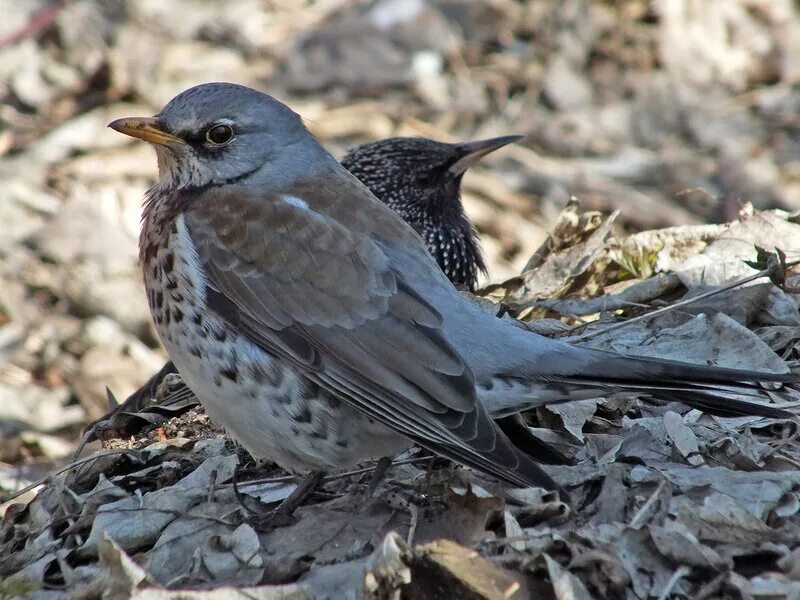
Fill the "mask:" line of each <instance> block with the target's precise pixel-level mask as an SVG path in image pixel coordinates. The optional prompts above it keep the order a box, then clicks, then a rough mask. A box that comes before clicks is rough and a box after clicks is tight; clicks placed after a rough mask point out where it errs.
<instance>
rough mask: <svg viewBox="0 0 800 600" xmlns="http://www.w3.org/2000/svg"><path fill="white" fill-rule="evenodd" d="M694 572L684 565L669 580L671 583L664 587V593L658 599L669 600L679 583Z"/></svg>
mask: <svg viewBox="0 0 800 600" xmlns="http://www.w3.org/2000/svg"><path fill="white" fill-rule="evenodd" d="M691 572H692V570H691V569H690V568H689V567H687V566H686V565H683V566H682V567H680V568H679V569H677V570H676V571H675V572H674V573H673V574H672V577H670V578H669V581H668V582H667V584H666V585H665V586H664V591H662V592H661V595H660V596H659V597H658V600H668V599H669V595H670V594H671V593H672V590H673V588H674V587H675V586H676V585H678V582H679V581H680V580H681V579H683V578H684V577H686V576H687V575H688V574H689V573H691Z"/></svg>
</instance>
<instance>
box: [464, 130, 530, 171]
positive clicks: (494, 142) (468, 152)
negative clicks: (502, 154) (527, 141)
mask: <svg viewBox="0 0 800 600" xmlns="http://www.w3.org/2000/svg"><path fill="white" fill-rule="evenodd" d="M524 137H525V136H524V135H504V136H503V137H496V138H491V139H489V140H480V141H477V142H466V143H464V144H458V148H459V149H460V150H461V151H462V153H463V154H462V156H461V158H459V159H458V160H457V161H456V162H454V163H453V164H452V165H450V168H449V169H448V171H450V173H451V174H452V175H461V174H463V173H464V172H465V171H466V170H467V169H469V168H470V167H471V166H472V165H474V164H475V163H476V162H478V161H479V160H480V159H481V158H483V157H484V156H486V155H487V154H489V153H490V152H494V151H495V150H497V149H498V148H502V147H503V146H507V145H508V144H511V143H512V142H517V141H519V140H521V139H522V138H524Z"/></svg>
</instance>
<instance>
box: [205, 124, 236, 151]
mask: <svg viewBox="0 0 800 600" xmlns="http://www.w3.org/2000/svg"><path fill="white" fill-rule="evenodd" d="M206 139H207V140H208V141H209V142H211V143H212V144H214V145H215V146H221V145H223V144H227V143H228V142H230V141H231V140H232V139H233V127H231V126H230V125H214V126H213V127H211V128H210V129H209V130H208V131H206Z"/></svg>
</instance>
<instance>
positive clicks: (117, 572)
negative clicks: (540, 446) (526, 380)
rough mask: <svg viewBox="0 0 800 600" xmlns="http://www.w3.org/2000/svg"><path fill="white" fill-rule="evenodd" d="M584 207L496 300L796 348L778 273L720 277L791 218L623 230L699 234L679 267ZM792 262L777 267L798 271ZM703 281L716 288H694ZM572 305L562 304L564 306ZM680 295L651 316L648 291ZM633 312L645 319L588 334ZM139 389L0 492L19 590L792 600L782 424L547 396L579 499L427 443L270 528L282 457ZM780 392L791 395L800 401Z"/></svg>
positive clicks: (609, 337) (608, 341)
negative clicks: (423, 450) (433, 462)
mask: <svg viewBox="0 0 800 600" xmlns="http://www.w3.org/2000/svg"><path fill="white" fill-rule="evenodd" d="M579 211H580V208H579V204H578V203H577V202H575V203H571V204H570V206H569V207H568V208H567V211H566V213H567V214H566V215H565V216H564V218H563V219H562V220H561V223H562V225H561V226H560V227H558V228H556V231H560V232H561V233H560V234H559V235H561V236H562V238H561V239H565V240H567V242H565V243H559V242H557V241H554V242H551V243H549V246H548V247H549V248H550V249H549V250H547V251H546V252H545V251H542V252H539V257H538V258H537V259H536V260H535V261H533V263H534V264H538V266H537V267H534V268H533V272H534V273H536V271H537V270H538V269H543V270H542V271H540V272H538V274H535V275H534V274H530V272H525V273H524V274H523V275H522V276H521V277H520V278H518V279H517V280H516V281H514V282H513V283H511V284H509V286H510V287H504V286H503V285H500V286H497V287H495V288H493V289H492V290H488V292H489V295H490V296H495V297H496V296H497V294H498V290H501V291H502V290H503V289H505V290H507V293H506V296H505V300H509V299H511V298H515V299H516V300H514V302H517V303H519V302H524V303H528V304H529V305H530V306H535V305H539V304H541V306H543V307H544V308H543V310H544V313H543V314H545V315H547V316H548V317H549V318H554V317H555V318H557V319H559V320H560V322H562V323H563V324H564V325H565V326H566V327H567V328H568V329H569V330H571V331H568V332H567V333H568V334H571V335H572V338H573V339H575V340H576V341H577V342H578V343H581V341H580V340H581V337H580V334H585V333H586V332H587V331H588V332H598V334H597V335H594V336H593V337H591V339H588V340H586V341H585V342H582V343H587V344H589V345H591V346H594V347H600V348H609V349H612V350H615V351H619V352H628V353H635V354H639V355H647V356H662V357H669V358H673V359H677V360H685V361H689V362H697V363H706V364H709V363H710V364H717V365H721V366H731V367H740V368H748V369H761V370H765V371H772V372H779V371H782V370H784V369H785V368H786V366H787V365H793V364H796V361H797V359H798V356H797V352H798V349H797V332H796V331H794V332H787V331H785V329H786V328H789V329H792V328H795V329H796V327H797V324H796V315H794V314H793V312H792V310H796V307H797V299H796V297H795V296H794V294H792V293H791V292H792V290H791V289H789V288H784V289H783V290H781V289H779V288H778V287H776V286H775V284H774V283H771V282H770V281H769V280H767V281H764V280H763V279H762V280H760V281H754V282H752V284H751V285H745V286H743V287H735V286H732V285H726V284H731V280H734V281H736V280H737V279H741V278H742V277H744V278H746V277H748V275H750V274H752V272H753V267H748V266H747V265H745V266H744V268H742V269H740V268H739V263H741V264H744V261H761V262H764V260H765V252H769V251H770V250H765V249H763V248H762V249H760V250H759V249H757V248H756V247H755V246H756V244H755V242H756V241H761V243H762V244H763V240H764V238H765V236H766V232H767V230H769V231H771V232H772V234H771V235H770V236H769V239H770V243H771V244H772V245H773V246H772V248H773V249H775V248H779V249H781V250H783V251H785V252H786V255H787V256H788V257H789V260H790V261H791V260H792V258H793V257H795V256H798V255H800V246H799V244H800V242H798V241H797V240H800V225H798V224H795V223H794V222H793V217H792V215H788V214H785V213H779V212H771V213H759V212H755V213H750V212H747V211H745V213H743V214H742V215H741V221H738V222H734V223H732V224H730V225H728V226H725V227H716V228H715V231H714V232H712V233H710V234H709V233H708V232H707V231H705V232H704V233H703V235H702V236H696V235H695V234H694V233H693V232H692V231H688V232H687V233H686V234H685V236H684V235H683V234H682V233H681V232H680V230H679V229H673V230H672V231H671V232H669V234H663V235H662V234H659V233H658V232H650V233H651V235H648V236H642V235H641V234H635V236H634V237H638V240H639V241H638V242H637V244H640V247H641V243H642V242H641V240H642V239H651V240H658V243H657V245H658V250H657V254H658V255H662V254H665V253H666V254H668V253H669V252H670V251H669V249H668V244H669V242H668V240H670V239H693V240H695V241H694V242H693V243H692V244H691V247H692V249H693V251H696V252H698V254H693V255H691V256H687V257H686V258H685V260H684V263H683V264H692V265H697V264H699V263H703V264H704V269H705V270H704V272H703V274H702V276H699V275H697V273H696V271H691V272H692V273H694V274H693V275H692V276H691V277H683V275H682V273H685V272H688V271H682V270H681V269H680V268H679V267H676V266H675V263H671V264H672V265H673V268H674V269H675V270H670V271H662V270H661V267H660V266H659V265H661V264H668V263H669V261H660V259H656V260H655V261H652V260H650V259H648V260H650V263H652V266H653V271H652V273H651V274H650V276H649V278H648V279H642V278H641V277H638V276H637V274H636V273H633V272H632V271H631V269H628V268H625V269H623V268H620V262H625V261H620V260H619V252H620V251H621V250H620V249H622V248H626V247H629V246H630V245H629V244H628V240H629V238H624V237H623V238H619V237H617V235H616V234H614V233H612V229H610V228H607V227H603V222H598V216H597V215H594V214H592V215H589V216H587V217H583V218H581V217H580V213H579ZM751 221H753V222H752V223H751ZM563 223H573V224H576V225H577V226H579V227H585V224H587V223H591V226H590V228H591V229H592V233H590V234H589V235H588V236H587V235H583V234H567V233H565V231H566V229H567V227H568V226H569V225H563ZM581 224H583V225H581ZM773 226H775V227H774V229H773ZM687 229H689V230H691V229H692V227H691V226H687ZM598 231H600V232H602V235H600V236H599V237H598V236H597V235H596V233H597V232H598ZM554 235H555V234H554ZM700 238H702V241H699V242H698V241H696V240H697V239H700ZM587 241H588V242H590V243H588V244H587ZM720 246H722V247H723V248H724V252H722V253H720V252H721V251H720ZM648 252H649V250H648ZM653 252H656V250H655V249H653ZM676 252H677V251H676ZM564 254H566V255H568V256H569V260H570V261H572V262H573V263H575V261H576V259H578V260H577V264H579V265H580V268H579V269H578V271H579V275H580V277H579V278H576V277H573V275H575V273H576V272H578V271H576V270H574V269H573V270H572V271H566V270H564V269H557V268H551V267H550V266H548V262H549V263H550V264H551V265H552V264H558V261H559V260H562V258H563V257H562V255H564ZM759 254H760V256H758V255H759ZM544 255H546V256H544ZM636 256H637V260H638V257H640V256H642V254H641V253H640V254H637V255H636ZM698 257H699V258H698ZM703 257H707V258H708V259H709V260H708V261H706V259H705V258H703ZM712 257H713V259H712ZM759 266H760V263H758V262H757V263H756V264H755V267H759ZM691 269H696V267H695V266H692V267H691ZM792 269H793V267H791V266H790V267H789V268H788V269H787V271H786V281H789V282H793V281H795V280H796V276H795V275H794V271H793V270H792ZM672 274H677V275H678V276H679V277H681V281H680V284H679V285H674V286H664V285H662V284H661V283H658V284H657V285H655V286H650V287H649V288H648V289H650V290H653V289H659V290H661V294H660V295H654V296H653V297H651V298H649V299H648V301H647V302H636V303H631V304H621V305H615V306H613V308H611V309H609V310H607V311H598V312H596V313H590V312H588V311H582V310H576V309H575V307H577V306H579V305H580V303H582V302H585V303H589V306H597V300H598V299H602V298H603V296H602V295H598V294H602V290H604V289H613V288H614V287H615V286H619V284H620V283H622V282H626V281H631V280H634V281H636V282H637V283H636V284H635V285H643V284H645V283H646V282H647V281H649V280H653V279H662V280H663V278H664V277H669V276H671V275H672ZM723 274H725V275H726V276H725V277H723V276H722V275H723ZM530 281H538V282H543V286H544V287H543V288H542V289H545V290H547V294H543V296H545V297H546V296H547V295H548V294H550V297H549V298H547V301H550V303H549V304H544V303H542V300H541V296H536V297H534V296H533V295H532V294H533V292H532V290H533V288H532V287H529V286H528V284H527V283H523V285H520V282H530ZM548 281H550V282H551V283H549V284H548V283H547V282H548ZM710 281H713V282H714V283H709V282H710ZM538 285H539V284H538V283H537V286H538ZM698 289H701V290H703V291H704V292H706V293H707V292H709V291H714V290H717V291H719V292H720V293H717V294H712V295H711V296H707V295H705V294H704V298H701V299H700V300H698V301H696V302H694V301H692V298H695V297H697V296H698V294H697V293H695V292H696V291H697V290H698ZM508 290H510V291H508ZM509 294H510V295H509ZM613 294H614V293H613V292H612V294H611V295H613ZM553 298H557V300H556V301H554V302H553V301H552V300H553ZM483 302H487V300H483ZM514 302H512V303H511V305H512V306H513V305H514ZM563 302H569V303H570V304H568V305H566V306H569V307H570V310H566V311H565V313H564V314H559V313H558V307H559V306H564V305H563V304H560V303H563ZM592 303H594V304H592ZM676 304H677V305H678V306H679V308H677V309H676V310H671V311H666V312H661V313H659V314H657V315H656V316H654V317H652V318H646V316H647V314H648V312H652V308H654V307H655V308H660V307H665V306H674V305H676ZM492 306H494V308H497V305H495V304H494V303H493V302H489V308H490V309H491V307H492ZM576 313H578V314H582V315H583V316H582V317H579V316H578V315H577V314H576ZM630 317H641V318H639V319H634V321H633V322H632V323H631V324H630V325H626V326H624V327H619V328H617V329H609V331H608V332H606V333H603V329H604V328H608V326H609V323H611V322H612V321H613V322H616V323H620V322H622V321H624V320H625V319H627V318H630ZM504 318H509V317H508V316H506V317H504ZM530 318H532V313H530V312H529V313H527V314H525V313H523V319H530ZM773 330H776V331H773ZM552 333H553V334H555V335H562V336H563V335H564V332H563V331H559V330H558V329H553V331H552ZM576 333H578V334H579V335H575V334H576ZM567 339H570V338H569V337H567ZM791 393H794V392H791ZM791 393H790V394H791ZM151 396H152V398H151V399H150V402H149V403H146V404H145V405H144V406H136V407H126V406H125V404H124V403H123V405H122V406H120V407H117V409H116V410H115V411H114V412H113V416H112V417H111V418H110V419H107V420H105V421H101V422H100V423H101V424H102V427H103V434H102V436H100V437H101V438H102V439H103V440H104V446H105V447H106V449H107V452H112V453H111V454H100V455H98V457H97V460H88V461H87V460H85V459H84V460H83V461H80V462H78V463H77V464H76V466H75V467H74V468H71V469H66V470H65V471H64V472H62V473H60V474H55V475H53V476H52V477H49V478H47V479H46V480H45V481H43V482H42V484H41V485H40V487H39V488H38V492H37V494H36V495H35V496H34V497H33V499H32V500H30V501H29V502H27V504H25V503H23V504H14V505H11V506H10V507H9V508H8V509H7V511H6V517H5V519H4V522H3V525H2V527H1V528H0V574H1V575H2V577H4V578H7V581H12V580H19V581H23V580H24V581H25V582H26V585H30V586H33V587H32V588H31V590H32V591H31V592H30V593H29V596H30V597H37V595H38V596H40V597H42V598H45V597H51V596H52V597H55V596H56V595H59V594H66V593H67V591H69V592H68V593H69V594H71V597H82V596H88V595H91V594H92V593H93V592H92V590H97V589H105V594H106V597H108V598H131V597H150V596H156V597H162V596H163V597H165V598H171V597H173V596H175V595H176V594H184V595H186V594H188V595H190V596H192V597H194V596H196V597H198V598H200V597H206V596H207V597H208V598H212V597H216V596H218V595H219V594H226V595H227V594H245V595H248V596H250V597H252V596H253V595H255V596H257V597H260V598H337V597H346V596H343V595H341V594H345V590H347V592H346V593H347V594H350V597H355V596H353V594H354V593H356V592H355V590H360V592H358V593H359V594H360V596H359V597H362V598H389V597H395V596H394V594H397V593H400V591H401V590H402V593H403V594H406V595H407V596H404V597H414V598H428V597H430V598H435V597H442V596H437V594H439V593H442V590H447V594H449V595H446V596H444V597H459V598H476V599H479V598H480V599H490V598H491V599H494V598H527V597H532V596H530V594H534V593H542V594H546V596H543V597H552V598H558V599H561V598H563V599H573V598H574V599H582V598H591V597H607V598H617V597H618V598H650V597H664V598H666V597H670V595H673V596H674V595H683V596H684V597H700V596H698V594H702V595H703V597H707V598H738V597H742V595H744V596H745V597H754V598H756V597H765V596H764V594H773V595H774V594H786V596H785V597H789V596H790V594H792V593H795V591H796V589H797V586H798V584H797V582H796V577H797V576H796V573H797V571H798V567H797V566H796V564H797V559H796V556H797V548H798V547H800V521H798V519H799V518H800V517H798V512H799V511H800V495H799V494H800V474H798V473H799V471H798V470H797V467H798V465H800V447H799V445H798V442H797V439H798V438H797V435H798V429H797V426H796V423H782V422H777V421H774V420H768V419H758V418H748V417H739V418H721V417H715V416H710V415H704V414H702V413H700V412H699V411H696V410H690V411H688V412H687V410H686V409H685V408H684V407H682V406H681V405H680V404H679V403H672V404H670V405H667V406H656V405H652V404H650V403H647V402H645V401H643V399H641V398H638V397H637V396H636V395H635V394H625V395H622V396H614V397H609V398H597V399H587V400H583V401H579V402H573V403H571V404H566V405H558V406H552V407H542V408H539V409H537V410H536V411H534V412H532V413H530V414H529V415H527V418H528V421H529V423H530V425H531V431H532V432H533V433H534V434H535V435H539V436H540V437H541V438H542V439H543V440H545V441H548V442H550V443H553V444H555V445H556V446H557V447H558V448H559V449H561V450H562V451H564V452H566V453H567V454H569V455H571V456H573V457H574V458H575V459H576V465H575V466H557V467H549V466H548V467H546V469H547V470H548V472H549V473H550V474H551V475H552V476H553V478H554V479H555V480H556V481H557V482H559V483H560V484H561V485H563V486H565V487H567V488H568V489H569V490H570V493H571V495H572V498H573V507H572V508H571V509H568V508H567V507H566V505H564V504H563V503H561V502H560V501H559V500H558V499H557V498H555V497H553V495H552V494H545V495H542V494H541V493H536V490H527V491H526V490H503V489H502V488H501V487H500V486H499V485H498V484H497V483H496V482H493V481H490V480H485V479H484V478H483V477H482V476H481V475H480V474H477V473H473V472H470V471H468V470H466V469H462V468H456V469H455V470H454V469H453V468H448V469H445V470H443V471H442V470H440V469H435V470H433V471H431V470H430V468H429V467H426V464H427V462H428V461H429V459H425V460H424V461H422V462H420V460H421V459H420V458H416V459H415V458H414V457H413V456H412V457H405V458H406V459H407V460H401V461H399V462H398V464H397V465H396V466H394V467H391V468H390V470H389V472H388V475H387V478H386V479H385V480H384V481H383V482H382V483H380V484H379V485H378V487H377V488H376V490H375V492H374V493H373V494H370V493H369V489H368V481H369V476H370V474H369V468H365V469H363V470H362V471H358V472H354V473H353V474H349V475H348V474H345V475H344V476H332V477H329V478H327V479H326V480H325V482H324V484H323V486H322V487H321V489H320V490H319V491H317V492H316V493H315V494H314V495H313V496H312V497H311V498H310V500H308V501H307V503H306V504H305V505H303V506H301V507H300V508H299V509H297V511H296V512H295V515H294V517H293V520H292V522H290V523H287V524H280V525H279V526H277V527H275V526H271V525H269V519H266V520H264V519H261V520H259V518H258V517H254V516H253V515H252V514H251V512H252V509H253V507H255V510H256V512H261V513H268V511H269V510H270V509H271V508H273V507H274V506H275V505H276V503H278V502H280V501H281V500H283V499H284V498H286V497H287V496H288V495H289V493H291V491H292V490H293V489H294V487H295V483H294V482H293V481H292V480H291V478H287V477H285V476H281V475H279V476H278V477H267V479H266V480H264V479H261V480H259V479H256V478H255V476H256V475H258V476H259V477H263V475H265V474H266V475H270V474H276V471H275V469H274V468H270V467H269V466H268V465H258V464H255V463H253V462H252V461H251V460H250V459H249V458H248V457H247V456H246V455H245V454H244V453H243V452H242V451H241V450H240V449H238V448H236V447H234V446H233V445H232V444H231V443H230V442H228V441H227V440H226V439H225V438H224V436H223V435H222V434H221V433H220V432H219V431H217V430H216V429H215V428H214V427H213V425H212V424H211V423H210V422H209V421H208V419H207V417H206V416H205V414H204V413H203V411H202V408H201V407H199V406H197V405H196V401H195V400H194V399H193V398H192V397H191V395H190V394H187V393H186V390H185V388H184V387H182V385H181V383H180V381H179V380H176V379H175V377H174V376H170V378H168V379H167V380H166V381H165V382H163V383H162V384H161V386H160V388H157V389H155V390H153V393H152V394H151ZM793 397H794V398H796V401H795V402H790V407H791V406H796V405H798V403H800V395H798V394H796V393H795V394H794V396H793ZM126 408H131V409H132V410H130V411H127V410H125V409H126ZM120 436H121V437H120ZM115 450H118V451H120V452H119V453H117V454H114V453H113V451H115ZM413 452H414V451H412V453H413ZM86 458H91V455H88V457H86ZM401 458H402V457H401ZM234 480H236V487H235V488H234V485H233V482H234ZM240 499H242V500H243V501H244V502H245V503H246V504H247V505H248V507H249V508H250V509H251V510H246V509H245V508H244V507H243V505H242V503H241V502H240ZM447 540H449V541H447ZM112 581H113V582H114V583H113V584H111V583H110V582H112ZM59 590H61V591H59ZM748 594H749V595H750V596H748Z"/></svg>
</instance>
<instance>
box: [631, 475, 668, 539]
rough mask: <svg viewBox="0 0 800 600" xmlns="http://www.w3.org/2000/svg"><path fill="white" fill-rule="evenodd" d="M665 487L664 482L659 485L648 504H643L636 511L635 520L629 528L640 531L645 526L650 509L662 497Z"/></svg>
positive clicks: (633, 519)
mask: <svg viewBox="0 0 800 600" xmlns="http://www.w3.org/2000/svg"><path fill="white" fill-rule="evenodd" d="M664 487H665V485H664V482H663V481H662V482H660V483H659V484H658V487H657V488H656V489H655V491H654V492H653V493H652V494H651V495H650V497H649V498H648V499H647V502H645V503H644V504H642V506H641V507H639V510H637V511H636V514H635V515H633V518H632V519H631V522H630V523H629V524H628V527H630V528H631V529H639V527H641V526H642V525H643V524H644V523H643V521H644V519H645V515H646V514H647V513H648V512H649V510H650V508H651V507H652V506H653V505H654V504H655V503H656V501H657V500H658V499H659V498H660V497H661V492H662V491H663V490H664Z"/></svg>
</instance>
